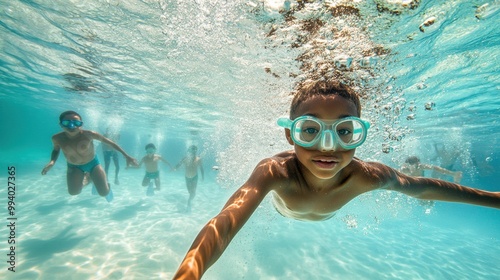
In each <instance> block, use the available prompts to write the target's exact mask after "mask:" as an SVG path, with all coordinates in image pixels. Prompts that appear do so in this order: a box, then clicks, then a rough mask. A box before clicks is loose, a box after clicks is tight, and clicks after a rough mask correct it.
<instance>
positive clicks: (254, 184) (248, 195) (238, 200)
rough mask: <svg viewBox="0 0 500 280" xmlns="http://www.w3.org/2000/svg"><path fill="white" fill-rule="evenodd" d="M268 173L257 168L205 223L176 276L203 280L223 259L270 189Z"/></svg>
mask: <svg viewBox="0 0 500 280" xmlns="http://www.w3.org/2000/svg"><path fill="white" fill-rule="evenodd" d="M268 171H269V169H268V170H267V172H268ZM264 172H265V171H264V170H262V169H259V167H257V168H256V170H255V171H254V172H253V174H252V175H251V176H250V179H249V180H248V181H247V182H246V183H245V184H244V185H243V186H242V187H241V188H239V189H238V190H237V191H236V192H235V193H234V194H233V195H232V196H231V198H229V200H228V201H227V203H226V205H225V206H224V207H223V209H222V211H221V212H220V213H219V214H218V215H217V216H215V217H214V218H212V219H211V220H210V221H209V222H208V223H207V224H206V225H205V227H204V228H203V229H202V230H201V231H200V233H199V234H198V236H197V237H196V239H195V240H194V242H193V244H192V245H191V248H190V249H189V251H188V252H187V254H186V256H185V257H184V260H183V261H182V263H181V264H180V266H179V269H178V270H177V272H176V274H175V276H174V278H173V279H200V278H201V277H202V276H203V274H204V273H205V272H206V271H207V269H208V268H209V267H210V266H212V265H213V264H214V263H215V262H216V261H217V259H219V257H220V256H221V255H222V253H223V252H224V250H225V249H226V248H227V246H228V245H229V243H230V242H231V240H232V239H233V237H234V236H235V235H236V233H237V232H238V231H239V230H240V229H241V228H242V227H243V225H244V224H245V223H246V221H247V220H248V219H249V218H250V216H251V215H252V213H253V212H254V211H255V209H256V208H257V207H258V206H259V204H260V203H261V202H262V200H263V199H264V197H265V196H266V195H267V193H268V192H269V189H268V188H267V187H265V184H266V183H265V182H264V181H266V180H268V179H269V178H270V176H266V175H264Z"/></svg>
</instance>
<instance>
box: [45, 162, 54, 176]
mask: <svg viewBox="0 0 500 280" xmlns="http://www.w3.org/2000/svg"><path fill="white" fill-rule="evenodd" d="M52 166H54V163H53V162H50V163H48V164H47V165H45V167H44V168H43V170H42V175H45V174H47V172H48V171H49V170H50V169H51V168H52Z"/></svg>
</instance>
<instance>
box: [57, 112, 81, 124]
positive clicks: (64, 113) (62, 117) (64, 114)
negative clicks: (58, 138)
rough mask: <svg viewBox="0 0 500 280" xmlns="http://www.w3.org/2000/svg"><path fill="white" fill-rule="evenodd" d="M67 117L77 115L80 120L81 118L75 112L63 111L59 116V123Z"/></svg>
mask: <svg viewBox="0 0 500 280" xmlns="http://www.w3.org/2000/svg"><path fill="white" fill-rule="evenodd" d="M67 115H77V116H78V117H79V118H80V120H81V119H82V116H80V114H78V113H77V112H75V111H64V112H62V113H61V115H59V122H62V120H63V119H64V117H66V116H67Z"/></svg>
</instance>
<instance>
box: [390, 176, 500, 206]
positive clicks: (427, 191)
mask: <svg viewBox="0 0 500 280" xmlns="http://www.w3.org/2000/svg"><path fill="white" fill-rule="evenodd" d="M387 168H389V167H387ZM388 172H389V173H392V176H391V177H392V180H390V182H389V183H388V185H387V187H386V189H390V190H394V191H398V192H401V193H404V194H407V195H410V196H413V197H416V198H419V199H425V200H441V201H448V202H460V203H468V204H474V205H481V206H486V207H492V208H498V209H500V192H489V191H484V190H479V189H474V188H470V187H466V186H462V185H459V184H456V183H451V182H447V181H443V180H438V179H431V178H423V177H411V176H407V175H404V174H402V173H399V172H397V171H395V170H392V171H388Z"/></svg>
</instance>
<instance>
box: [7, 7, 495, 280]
mask: <svg viewBox="0 0 500 280" xmlns="http://www.w3.org/2000/svg"><path fill="white" fill-rule="evenodd" d="M498 26H500V1H498V0H489V1H486V0H485V1H479V0H477V1H476V0H472V1H416V0H415V1H412V0H370V1H361V0H357V1H271V0H269V1H261V0H250V1H238V0H236V1H212V0H199V1H175V0H172V1H153V0H151V1H149V0H144V1H136V0H131V1H120V0H109V1H106V0H89V1H48V0H38V1H15V0H13V1H7V0H0V47H1V52H0V78H1V79H0V131H1V132H2V137H0V162H1V164H2V165H1V166H2V170H3V171H2V173H0V179H1V180H0V182H2V183H1V184H2V186H3V187H2V188H1V189H0V197H1V199H0V201H2V207H1V208H2V209H3V210H2V214H1V217H2V219H3V224H4V225H2V226H1V227H0V236H2V237H3V240H0V242H1V244H2V246H1V247H0V248H2V250H1V255H2V256H3V257H2V259H0V260H1V263H2V265H1V266H0V278H1V279H170V278H172V276H173V274H174V273H175V271H176V269H177V266H178V265H179V263H180V262H181V260H182V258H183V257H184V254H185V253H186V251H187V249H188V248H189V246H190V244H191V242H192V241H193V239H194V237H195V236H196V234H197V233H198V232H199V230H200V229H201V227H202V226H203V225H204V224H205V223H206V222H207V221H208V220H209V219H210V218H211V217H212V216H214V215H215V214H216V213H217V212H218V211H219V210H220V209H221V207H222V206H223V205H224V203H225V201H226V200H227V198H228V197H229V196H230V195H231V194H232V192H233V191H234V190H236V188H237V187H239V186H240V185H241V184H243V183H244V182H245V180H246V179H247V178H248V176H249V174H250V172H251V171H252V169H253V168H254V167H255V165H256V164H257V163H258V161H259V160H260V159H262V158H264V157H268V156H271V155H273V154H275V153H277V152H279V151H282V150H286V149H290V148H291V146H289V145H288V143H287V142H286V139H285V137H284V133H283V130H282V129H280V128H279V127H278V126H277V125H276V119H277V118H278V117H281V116H283V115H287V113H288V106H289V103H290V100H291V95H290V92H291V91H293V90H294V87H295V86H296V84H297V83H298V82H300V81H303V80H305V79H323V78H327V79H330V78H335V79H337V80H340V81H342V82H344V83H347V84H349V85H351V86H352V87H354V88H355V89H356V90H357V91H358V92H359V93H360V94H361V95H362V106H363V112H362V116H363V118H364V119H367V120H369V121H370V122H371V123H372V127H371V128H370V132H369V136H368V139H367V141H366V143H365V144H364V145H363V146H361V147H359V148H358V149H357V151H356V156H357V157H359V158H361V159H363V160H373V161H380V162H383V163H385V164H387V165H389V166H392V167H394V168H399V167H400V166H401V165H402V164H403V163H404V161H405V159H406V158H407V157H408V156H411V155H417V156H419V157H420V159H421V161H422V162H426V163H429V164H434V165H440V166H443V167H446V168H450V169H453V170H457V171H462V172H463V179H462V183H463V184H464V185H468V186H471V187H476V188H480V189H484V190H489V191H500V186H499V184H498V180H497V178H498V177H499V175H500V172H499V171H498V168H499V166H500V165H499V161H500V156H499V150H498V146H499V139H500V125H499V119H500V118H499V117H500V99H499V98H498V95H499V92H500V29H499V28H498ZM65 110H75V111H77V112H79V113H80V114H81V115H82V118H83V120H84V128H86V129H91V130H95V131H98V132H101V133H104V132H105V131H106V129H107V128H108V127H109V128H112V129H113V130H116V131H119V132H120V134H121V138H120V140H119V144H120V145H121V146H122V147H123V148H124V149H125V150H126V151H127V152H128V153H129V154H131V155H132V156H133V157H135V158H138V159H140V158H142V157H143V156H144V154H145V151H144V146H145V145H146V144H147V143H150V142H152V143H155V145H156V146H157V147H158V153H159V154H161V155H162V156H163V157H164V158H165V159H166V160H168V161H169V162H170V163H172V164H176V163H177V162H179V161H180V160H181V159H182V157H183V156H184V155H185V152H186V150H187V147H188V146H190V145H192V144H195V145H198V147H199V153H200V155H201V156H202V157H203V160H204V169H205V180H204V181H203V182H201V181H200V182H199V185H198V193H197V196H196V198H195V200H194V205H193V208H192V211H191V212H190V213H187V212H186V206H185V204H186V200H187V198H188V193H187V190H186V187H185V182H184V173H183V171H182V170H179V171H170V169H169V168H168V166H166V165H162V164H160V169H161V170H160V173H161V178H162V190H161V191H160V192H157V193H156V194H155V195H154V196H147V195H146V190H145V188H143V187H141V181H142V178H143V176H144V170H143V169H125V168H124V167H125V161H124V159H123V157H121V158H120V163H121V170H120V175H119V177H120V184H119V185H112V188H113V189H114V195H115V199H114V200H113V201H112V202H111V203H108V202H106V200H105V199H103V198H101V197H97V196H93V195H92V194H91V190H90V187H85V188H84V190H83V192H82V194H80V195H78V196H70V195H69V194H68V193H67V188H66V164H65V159H64V157H63V156H62V155H61V156H60V157H59V160H58V162H57V163H56V165H55V166H54V168H53V169H52V170H51V171H50V172H49V173H48V174H47V175H46V176H42V175H40V171H41V170H42V168H43V166H44V165H45V164H46V163H47V162H48V161H49V159H50V152H51V149H52V144H51V141H50V138H51V136H52V135H53V134H55V133H57V132H59V131H60V127H59V125H58V117H59V114H60V113H61V112H62V111H65ZM96 146H97V155H98V156H99V157H100V159H101V162H103V159H102V152H101V147H100V146H99V145H97V143H96ZM9 167H15V170H16V174H15V177H16V194H15V198H12V197H11V198H9V194H8V188H7V186H8V183H7V177H8V176H9V174H8V168H9ZM113 168H114V167H113V165H112V166H111V168H110V174H113V172H114V169H113ZM426 175H428V176H432V175H433V174H426ZM111 176H112V175H111ZM444 179H448V180H449V179H450V178H444ZM111 181H112V180H111ZM111 183H113V182H111ZM8 201H14V202H15V210H14V211H15V212H14V216H15V217H16V218H17V220H16V227H15V230H11V229H9V227H8V225H9V221H11V220H8V219H7V218H8V217H12V215H11V216H9V215H10V214H9V212H8ZM499 212H500V211H498V210H494V209H489V208H482V207H474V206H469V205H461V204H450V203H442V202H436V203H435V204H434V205H423V204H421V203H420V202H419V201H417V200H415V199H412V198H409V197H406V196H403V195H399V194H396V193H389V192H383V191H380V192H374V193H370V194H365V195H363V196H361V197H359V198H357V199H355V200H354V201H352V202H351V203H350V204H348V205H347V206H346V207H344V208H343V209H341V210H340V211H339V212H338V213H337V215H336V216H335V217H334V218H332V219H330V220H328V221H324V222H300V221H295V220H290V219H285V218H283V217H282V216H280V215H279V214H278V213H276V211H275V210H274V208H273V206H272V205H271V203H270V202H269V201H268V200H265V201H264V202H263V203H262V205H261V206H260V207H259V208H258V210H257V211H256V212H255V213H254V215H253V216H252V217H251V218H250V220H249V221H248V222H247V224H246V225H245V227H244V228H243V229H242V230H241V231H240V232H239V234H238V235H237V236H236V238H235V239H234V240H233V241H232V243H231V245H230V246H229V247H228V249H227V250H226V251H225V253H224V254H223V255H222V257H221V258H220V259H219V261H218V262H217V263H216V264H215V265H214V266H213V267H211V268H210V269H209V270H208V272H207V273H206V274H205V276H204V279H499V275H500V266H499V265H498V264H499V263H500V239H499V236H500V213H499ZM9 237H12V238H9ZM10 240H15V242H16V243H15V250H14V252H15V257H14V259H15V262H14V263H13V264H10V263H9V262H8V261H9V260H10V259H11V256H9V255H8V254H11V252H12V250H11V248H10V247H11V246H12V245H13V244H9V241H10ZM14 265H15V272H12V271H9V270H8V269H9V268H10V267H12V266H14Z"/></svg>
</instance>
